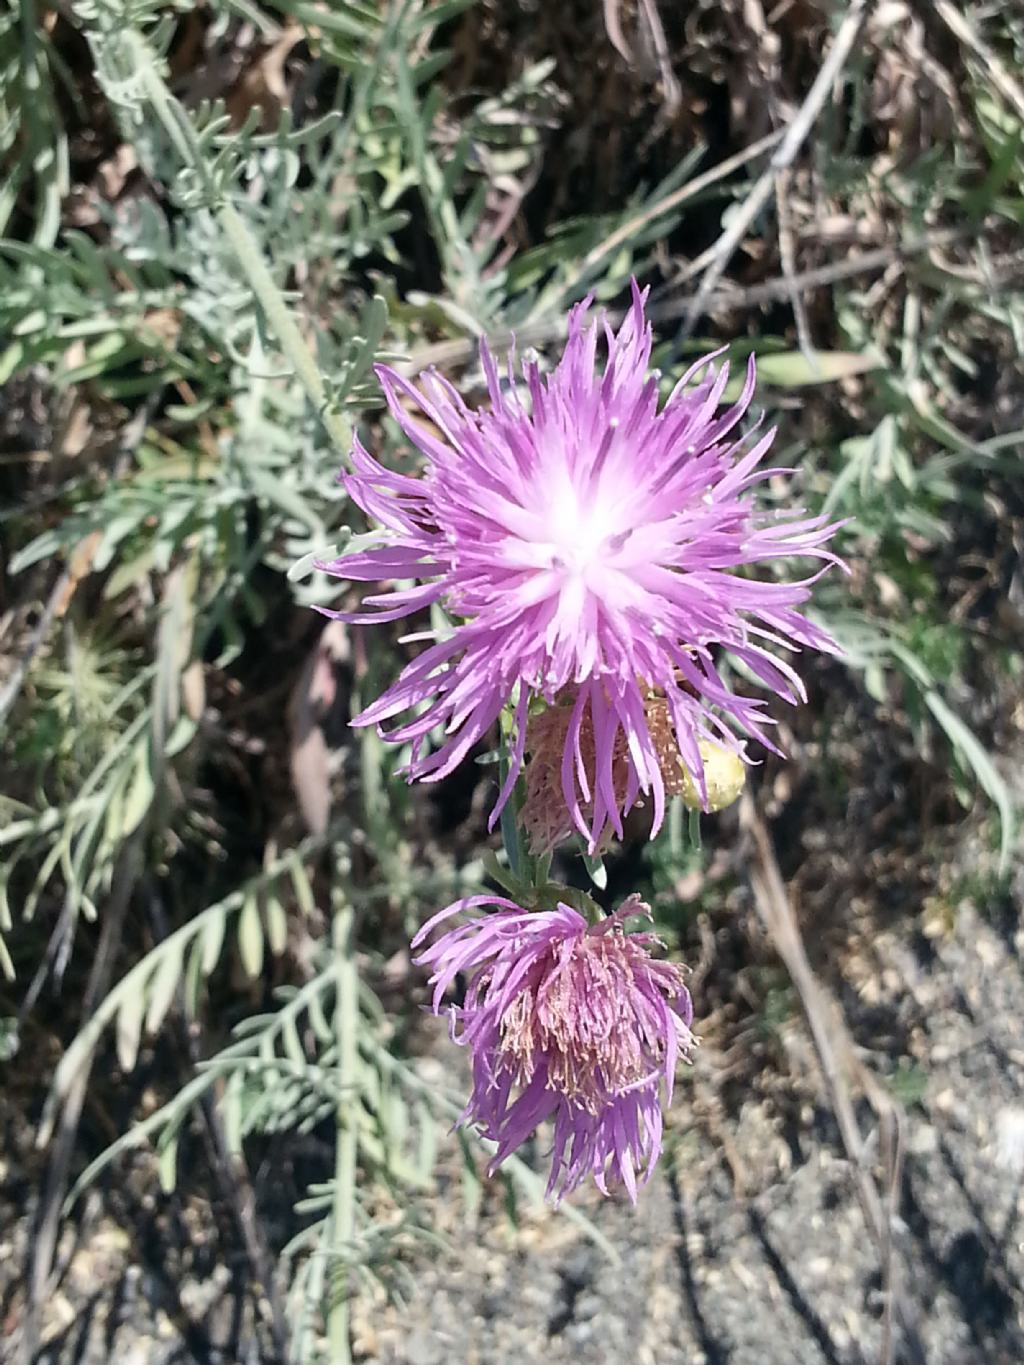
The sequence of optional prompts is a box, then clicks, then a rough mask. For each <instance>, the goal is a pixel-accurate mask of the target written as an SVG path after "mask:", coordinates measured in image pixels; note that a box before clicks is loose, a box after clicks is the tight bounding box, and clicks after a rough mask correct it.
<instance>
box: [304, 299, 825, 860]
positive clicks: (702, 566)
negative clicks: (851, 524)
mask: <svg viewBox="0 0 1024 1365" xmlns="http://www.w3.org/2000/svg"><path fill="white" fill-rule="evenodd" d="M645 298H646V294H645V293H641V292H640V290H639V289H638V288H637V287H636V285H635V284H634V286H633V302H632V307H631V309H630V311H629V312H628V314H627V316H626V318H625V321H624V322H623V324H622V326H621V328H620V329H619V331H618V333H617V334H616V333H613V332H612V331H611V329H610V328H609V327H608V325H607V323H604V324H603V326H602V321H601V320H598V321H591V322H589V323H588V322H587V312H588V303H583V304H580V305H578V306H577V307H576V308H574V309H573V310H572V312H571V313H570V315H569V328H568V341H567V343H566V346H565V350H564V353H563V355H562V358H561V360H560V361H559V363H558V365H557V366H556V367H555V369H554V370H553V371H552V372H551V373H550V374H547V375H544V374H542V373H541V369H540V366H539V364H538V363H537V362H536V361H535V360H531V361H528V362H526V363H525V364H524V365H523V378H524V381H525V386H524V385H523V384H517V381H516V377H515V374H514V372H513V368H512V359H511V357H510V358H509V367H508V384H507V385H506V386H505V387H503V386H502V383H501V381H500V379H499V376H498V371H497V368H496V366H495V362H494V360H493V358H492V356H491V354H490V352H489V351H488V349H487V347H486V346H482V347H481V360H482V364H483V369H484V373H485V376H486V379H487V386H488V390H489V394H490V406H489V407H488V408H482V409H479V410H473V409H471V408H469V407H467V405H466V404H465V402H464V401H463V400H462V398H461V397H460V395H459V394H458V392H457V391H456V390H455V388H454V387H453V386H452V385H451V384H450V383H449V382H448V381H447V380H446V379H445V378H443V376H441V375H439V374H436V373H431V374H428V375H426V376H425V377H424V379H423V382H422V387H421V388H419V389H417V388H415V387H414V386H413V385H412V384H411V383H409V381H408V380H406V379H405V378H403V377H402V376H401V375H400V374H398V373H397V372H396V371H395V370H393V369H389V368H388V367H387V366H384V365H381V366H378V368H377V374H378V377H379V378H380V381H381V384H382V385H383V388H384V392H385V395H386V397H387V402H388V406H389V408H390V409H391V412H392V415H393V416H394V418H395V420H396V421H397V422H398V424H399V426H400V427H401V428H402V430H403V432H404V433H405V435H406V436H407V437H408V438H409V440H410V441H411V442H412V443H413V444H414V445H415V446H416V447H418V449H419V450H420V451H421V452H422V453H423V455H424V456H425V459H426V466H425V469H424V472H423V474H422V475H421V476H419V477H415V478H412V477H409V476H408V475H404V474H398V473H395V472H394V471H392V470H389V469H386V468H384V467H383V466H382V465H380V464H379V463H378V462H377V461H376V460H374V459H373V458H372V457H371V456H370V455H369V454H368V452H367V451H366V450H365V449H364V448H363V446H362V445H361V444H360V442H359V441H358V439H357V440H356V441H355V444H354V446H353V451H352V466H353V471H354V472H353V473H351V474H345V475H343V476H342V481H343V483H344V484H345V487H346V488H347V490H348V492H349V494H350V496H351V497H352V499H353V501H354V502H356V503H357V504H358V505H359V506H360V507H361V508H362V509H363V511H364V512H366V514H367V515H368V516H369V517H371V518H372V519H373V520H375V521H377V522H379V523H380V525H381V527H382V528H383V529H382V531H381V539H382V541H383V542H384V543H383V544H381V545H379V546H377V547H376V548H372V549H369V550H365V551H363V552H361V553H357V554H351V555H347V556H343V557H341V558H340V559H337V560H334V561H332V562H331V563H328V564H324V565H321V567H322V568H324V569H325V570H327V571H328V572H329V573H332V574H335V575H337V576H339V577H345V578H350V579H356V580H360V581H365V582H373V581H385V580H402V581H403V585H402V586H399V587H396V588H395V589H394V590H393V591H391V592H388V593H385V594H382V595H376V596H370V597H367V598H366V599H365V602H364V608H365V609H364V610H363V611H358V612H355V613H335V612H328V613H327V614H328V615H337V616H339V617H340V618H341V619H342V620H345V621H349V622H353V623H356V624H366V623H370V622H375V621H393V620H396V619H398V618H399V617H404V616H408V615H410V614H411V613H413V612H415V611H418V610H420V609H421V608H423V607H425V606H427V605H429V604H432V603H439V604H441V605H442V606H443V607H444V609H445V610H446V612H447V614H448V618H449V620H450V621H451V623H452V624H451V626H450V627H448V628H445V629H444V630H442V631H439V632H427V634H426V636H425V637H424V636H418V637H413V638H419V639H423V638H427V639H429V640H431V641H432V643H431V644H430V645H429V646H428V647H427V648H424V649H423V651H422V652H421V653H420V654H418V655H417V657H415V658H414V659H413V660H412V661H411V662H410V663H409V664H407V665H406V667H405V668H404V669H403V671H402V673H401V675H400V676H399V678H398V680H397V681H396V682H395V683H394V685H393V686H392V687H390V688H389V689H388V690H387V691H386V692H385V693H384V694H383V695H382V696H381V697H379V698H378V699H377V700H376V701H374V702H373V703H372V704H371V705H369V706H368V707H367V708H366V709H365V710H364V711H363V712H362V713H361V714H360V715H359V716H357V717H356V718H355V721H354V722H353V723H354V724H356V725H369V724H377V725H382V724H383V723H385V722H388V721H391V720H393V719H394V718H395V717H397V716H399V715H401V714H402V713H406V719H405V720H404V722H403V723H400V724H398V725H396V726H395V728H393V729H391V730H389V731H387V732H386V733H385V732H384V731H383V730H382V733H383V734H384V735H385V738H386V739H388V740H391V741H393V742H394V743H399V744H408V745H409V746H410V752H411V757H410V759H409V762H408V765H407V769H406V771H407V773H408V776H409V778H410V780H414V779H424V780H427V781H430V780H437V779H439V778H442V777H445V776H446V775H447V774H449V773H450V772H452V771H453V769H454V768H455V767H456V766H457V765H458V764H459V763H460V762H461V760H462V759H463V758H465V757H466V755H467V754H468V753H469V752H470V750H471V749H472V748H473V746H474V745H475V744H477V742H478V741H479V740H481V739H482V738H483V737H484V736H485V735H486V734H487V732H488V731H489V730H490V728H491V727H492V726H493V725H494V723H495V721H496V720H497V718H498V716H499V714H500V713H501V711H502V709H503V708H504V707H505V706H506V705H507V704H509V703H513V704H514V707H515V714H514V738H513V740H512V743H511V746H510V749H511V753H510V765H509V774H508V780H507V781H506V783H505V784H504V786H503V788H502V790H501V792H500V793H499V796H498V801H497V805H496V807H495V810H494V813H493V815H492V825H493V822H494V820H495V819H496V818H497V815H498V814H499V812H500V810H501V808H502V806H503V805H504V803H505V801H506V800H507V799H508V796H509V793H510V792H511V790H512V786H513V784H514V782H515V780H516V777H517V775H518V773H519V771H520V769H521V767H522V764H523V756H524V749H525V745H526V728H527V726H526V722H527V716H528V713H529V708H530V705H531V702H535V701H536V700H537V699H543V701H545V702H547V703H548V704H553V703H555V702H556V701H557V702H559V703H561V704H563V705H567V706H568V707H569V716H568V721H567V724H566V726H565V738H564V743H563V749H562V758H561V764H560V769H561V771H560V779H561V787H562V792H563V796H564V798H565V802H566V807H567V809H568V811H569V814H570V817H571V823H572V826H573V827H575V828H576V829H578V830H579V831H580V832H581V833H582V834H583V835H584V836H585V837H586V839H587V841H588V843H589V844H590V846H591V848H592V849H593V848H594V847H595V846H596V845H597V843H598V841H599V840H600V839H601V837H602V835H603V833H604V831H605V829H606V827H607V826H608V825H609V824H610V825H611V827H612V828H613V829H614V831H615V833H616V834H617V835H618V836H619V837H620V838H621V837H622V816H623V815H624V814H625V813H626V812H628V811H629V810H630V809H631V808H632V806H634V805H635V804H636V803H637V801H638V800H639V799H640V797H641V796H642V795H644V794H649V795H650V799H651V800H652V803H653V813H654V819H653V832H657V830H658V829H659V828H660V825H661V822H662V818H663V813H664V806H665V796H666V786H665V781H664V776H663V772H662V766H661V764H660V763H659V754H658V748H657V744H656V737H654V736H652V733H651V729H650V726H649V712H650V707H649V701H650V699H651V698H652V697H657V698H663V699H664V703H665V705H664V707H663V708H662V710H663V711H664V712H665V713H666V714H665V716H664V717H663V718H662V719H663V720H664V723H665V726H667V727H668V730H669V732H670V733H671V734H673V735H674V737H675V743H676V745H677V746H678V753H679V756H680V759H681V761H682V763H683V765H684V766H685V768H686V769H687V770H688V771H689V773H690V774H691V776H692V778H693V780H694V782H695V783H696V785H697V787H698V790H699V791H700V794H701V797H702V799H704V800H705V801H706V788H705V784H704V769H703V764H702V762H701V756H700V742H701V741H702V740H703V741H705V742H718V743H719V744H724V745H726V746H727V747H729V748H731V749H732V750H733V751H735V752H737V753H741V752H742V743H741V740H740V739H739V738H738V736H737V731H738V732H739V733H740V734H743V733H746V735H749V736H753V737H755V738H757V739H759V740H760V741H761V742H762V743H763V744H765V745H766V746H767V747H768V748H774V746H773V745H772V744H771V743H770V741H769V740H768V739H767V737H766V736H765V733H764V729H763V727H764V725H765V724H770V723H771V718H770V717H769V716H768V715H767V714H766V713H765V709H764V708H765V700H764V699H763V698H761V697H747V696H741V695H737V694H736V693H733V692H731V691H730V690H729V689H728V688H727V687H726V685H725V682H724V681H723V679H722V676H721V674H720V672H719V669H718V663H717V653H718V652H719V651H720V650H726V651H728V652H729V653H731V654H732V655H733V656H734V657H735V658H736V659H738V660H740V661H741V663H742V664H743V665H744V666H745V669H746V672H747V673H748V675H752V676H753V677H754V678H755V679H756V680H757V682H758V683H759V684H760V685H761V686H762V687H763V688H764V689H766V690H767V691H768V692H770V693H774V694H775V695H777V696H779V697H782V698H784V699H785V700H786V701H787V702H790V703H794V704H795V703H797V702H798V701H802V700H804V699H805V692H804V688H803V685H802V683H801V681H800V679H799V677H798V676H797V674H796V672H795V671H794V670H793V668H792V666H791V665H790V664H789V663H788V662H786V661H785V660H784V659H783V658H780V657H779V656H778V653H772V652H770V650H769V648H768V646H771V647H773V648H774V649H775V650H776V651H778V650H782V651H790V650H794V649H798V648H799V647H801V646H809V647H810V648H813V649H819V650H826V651H834V648H835V646H834V644H833V642H832V640H831V639H830V638H829V636H828V635H827V634H826V633H825V632H824V631H823V630H821V629H819V628H818V627H817V626H815V625H813V624H812V623H811V622H810V621H808V620H807V619H806V617H804V616H803V615H801V614H800V613H799V612H798V611H797V610H795V608H797V607H798V606H799V605H800V604H801V603H803V602H805V601H806V600H807V599H808V597H809V595H810V584H811V583H812V582H813V581H814V578H815V577H817V576H818V573H821V572H824V568H821V569H819V570H818V573H816V574H814V575H812V576H810V577H806V578H803V579H799V580H797V581H794V582H781V581H777V580H774V579H769V580H763V581H758V580H755V579H754V578H752V577H747V576H742V577H741V576H739V575H738V574H736V573H735V572H734V571H735V570H737V569H746V568H749V567H750V566H753V565H757V564H761V563H765V562H768V561H775V560H778V559H781V558H785V557H788V556H806V557H810V558H813V559H817V560H823V561H826V566H827V563H829V562H836V559H835V556H834V555H833V554H832V553H831V552H830V551H829V550H828V549H826V548H825V545H826V542H827V541H828V539H829V537H830V536H831V535H832V533H833V531H834V530H835V526H834V525H829V524H827V522H826V520H825V519H824V518H822V517H810V518H804V517H801V516H791V517H785V516H781V515H778V514H776V513H774V512H770V511H764V510H759V508H758V506H757V504H756V503H755V501H754V499H753V496H752V489H753V488H754V486H755V485H756V484H758V483H759V482H761V481H763V480H765V479H767V478H768V477H769V476H770V475H772V474H776V473H785V472H787V471H784V470H773V469H764V468H761V461H762V459H763V457H764V455H765V453H766V452H767V450H768V448H769V446H770V445H771V442H772V437H773V435H774V432H768V433H767V434H766V435H764V436H762V437H761V438H760V439H759V440H756V441H754V440H753V439H752V438H750V437H740V438H739V439H737V440H732V439H727V438H729V437H730V433H732V432H733V431H734V429H735V428H736V426H737V424H738V423H739V422H740V419H741V418H742V417H743V415H744V413H745V412H746V411H747V408H748V407H749V405H750V401H751V398H752V397H753V393H754V363H753V358H751V362H750V365H749V367H748V370H747V378H746V383H745V386H744V388H743V391H742V394H741V395H740V398H739V400H738V402H736V403H735V405H734V406H732V407H731V408H728V409H727V410H725V411H723V412H720V411H719V409H720V406H721V403H722V396H723V393H724V391H725V386H726V382H727V379H728V367H727V366H726V365H722V366H721V368H720V369H716V366H715V365H714V363H713V360H714V357H708V358H706V359H704V360H701V361H699V362H698V363H697V364H696V365H695V366H694V367H693V368H692V369H691V370H689V371H688V372H687V373H686V374H685V375H684V376H683V377H682V379H681V380H680V381H679V383H678V384H677V385H676V387H675V389H674V390H673V391H672V393H671V395H670V396H669V397H668V399H667V400H666V402H665V403H664V405H663V406H662V407H661V408H660V410H659V405H658V375H657V374H656V373H651V372H650V371H649V362H650V356H651V345H652V339H651V329H650V326H649V324H647V322H646V321H645V317H644V301H645ZM602 330H603V334H604V337H605V340H606V346H607V358H606V359H605V361H604V364H603V367H602V368H598V367H596V359H597V351H598V340H599V334H600V333H601V332H602ZM410 408H411V409H413V410H418V411H419V413H420V414H422V416H421V417H416V416H413V415H412V413H411V411H410ZM424 418H425V419H426V420H423V419H424ZM408 580H413V581H414V586H409V585H408ZM663 728H664V727H663ZM438 733H440V734H441V736H442V738H441V742H440V743H439V744H438V745H437V747H435V748H431V737H432V736H436V735H437V734H438ZM584 734H585V735H586V736H588V737H589V738H588V739H587V742H586V746H584V743H583V742H581V735H584ZM584 747H587V748H588V749H589V750H590V754H589V755H588V756H586V757H585V755H584ZM622 754H625V755H626V762H627V773H626V780H625V781H624V782H622V781H619V782H617V781H616V776H615V773H614V771H613V770H614V769H615V767H616V764H620V763H621V755H622Z"/></svg>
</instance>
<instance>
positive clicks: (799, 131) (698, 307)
mask: <svg viewBox="0 0 1024 1365" xmlns="http://www.w3.org/2000/svg"><path fill="white" fill-rule="evenodd" d="M871 3H872V0H851V3H850V6H849V8H848V9H847V11H846V15H845V16H844V18H843V22H842V23H841V24H840V25H839V29H838V31H837V33H836V36H835V41H834V42H833V44H832V46H831V48H830V49H829V52H828V56H827V57H826V58H825V60H824V62H823V63H822V67H821V70H820V71H819V72H818V74H817V76H816V77H815V79H814V82H813V84H812V85H811V88H810V90H809V91H808V92H807V96H806V98H805V99H804V102H803V104H802V105H801V106H800V108H799V110H798V111H797V115H796V117H795V118H794V120H793V122H792V123H791V124H790V125H789V127H788V128H787V130H786V134H785V136H784V137H783V139H782V141H781V142H780V143H779V145H778V147H777V149H776V150H775V152H774V153H773V155H772V157H771V160H770V161H769V163H768V166H767V168H766V169H765V170H764V171H762V173H761V175H760V176H759V177H758V178H757V180H756V181H755V182H754V184H753V186H752V188H751V190H750V192H749V194H748V195H747V197H746V198H745V199H744V201H743V203H742V204H741V205H740V206H739V207H738V209H737V210H736V212H735V213H733V214H732V215H731V216H730V219H729V226H728V227H727V228H726V229H725V231H724V232H723V233H722V235H721V236H720V237H719V239H718V241H717V242H716V243H715V245H714V247H713V248H712V249H711V253H710V259H709V260H708V265H707V269H706V270H705V272H704V276H703V278H702V279H701V282H700V287H699V288H698V290H697V293H696V295H695V296H694V298H693V299H692V300H691V301H690V303H689V305H688V306H687V310H686V313H685V315H684V319H683V325H682V328H681V337H684V338H685V337H688V336H689V335H690V334H691V332H692V331H693V328H694V325H695V324H696V322H697V319H698V318H699V317H700V316H701V314H702V313H703V312H704V311H705V308H706V307H707V304H708V299H709V297H710V295H711V293H712V291H713V289H714V287H715V285H716V284H717V283H718V281H719V280H720V279H721V278H722V275H723V274H724V272H725V269H726V267H727V266H728V264H729V262H730V261H731V260H732V257H733V253H734V252H735V251H736V248H737V247H738V246H739V244H740V242H741V241H742V240H743V238H744V236H745V234H746V232H747V229H748V228H749V227H750V224H751V223H752V222H753V221H754V219H755V218H756V217H757V215H758V214H759V213H760V212H761V210H762V209H763V208H764V206H765V204H766V203H767V202H768V198H769V196H770V195H771V193H772V190H773V188H774V186H775V178H776V176H777V175H778V174H779V172H780V171H784V170H786V169H788V167H790V166H791V165H792V164H793V162H794V161H795V160H796V157H797V153H798V152H799V151H800V148H801V147H802V146H803V144H804V142H805V141H806V139H807V135H808V133H810V131H811V129H812V128H813V126H814V123H815V121H816V119H817V117H818V115H819V114H820V113H821V110H822V108H823V106H824V104H825V101H826V99H827V98H828V96H829V93H830V91H831V90H832V87H833V85H834V84H835V81H836V79H837V77H838V76H839V73H840V72H841V71H842V69H843V67H844V66H845V64H846V60H847V58H848V57H849V55H850V53H851V51H852V50H853V45H854V43H855V42H856V41H857V35H858V34H859V33H860V30H861V25H862V24H863V22H864V19H865V17H866V15H867V11H868V9H869V7H870V5H871Z"/></svg>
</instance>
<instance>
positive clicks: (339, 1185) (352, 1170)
mask: <svg viewBox="0 0 1024 1365" xmlns="http://www.w3.org/2000/svg"><path fill="white" fill-rule="evenodd" d="M352 930H353V910H352V907H351V906H350V905H344V904H343V905H342V906H341V907H340V908H339V909H336V910H335V912H334V926H333V942H334V960H335V969H336V971H337V974H338V995H337V1000H336V1002H335V1006H334V1031H335V1040H336V1043H337V1048H338V1082H339V1093H338V1104H337V1108H336V1110H335V1126H336V1130H337V1132H336V1140H335V1148H334V1191H333V1198H332V1201H331V1246H332V1250H333V1254H334V1257H335V1258H336V1259H341V1260H342V1262H343V1269H342V1272H341V1274H340V1275H339V1276H337V1277H332V1283H331V1288H330V1307H329V1309H328V1312H327V1340H328V1344H329V1346H330V1357H329V1358H330V1361H331V1365H350V1361H351V1359H352V1356H351V1352H350V1348H349V1320H348V1319H349V1314H348V1300H349V1290H350V1273H351V1272H350V1268H349V1262H350V1260H351V1256H352V1244H353V1236H354V1232H355V1192H356V1159H357V1157H358V1155H359V1129H358V1125H357V1123H356V1116H355V1113H354V1112H353V1110H354V1104H355V1100H354V1098H353V1097H354V1094H355V1083H356V1067H357V1064H358V1060H359V1053H358V1041H359V1039H358V1027H359V977H358V972H357V969H356V960H355V945H354V942H353V933H352Z"/></svg>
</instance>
